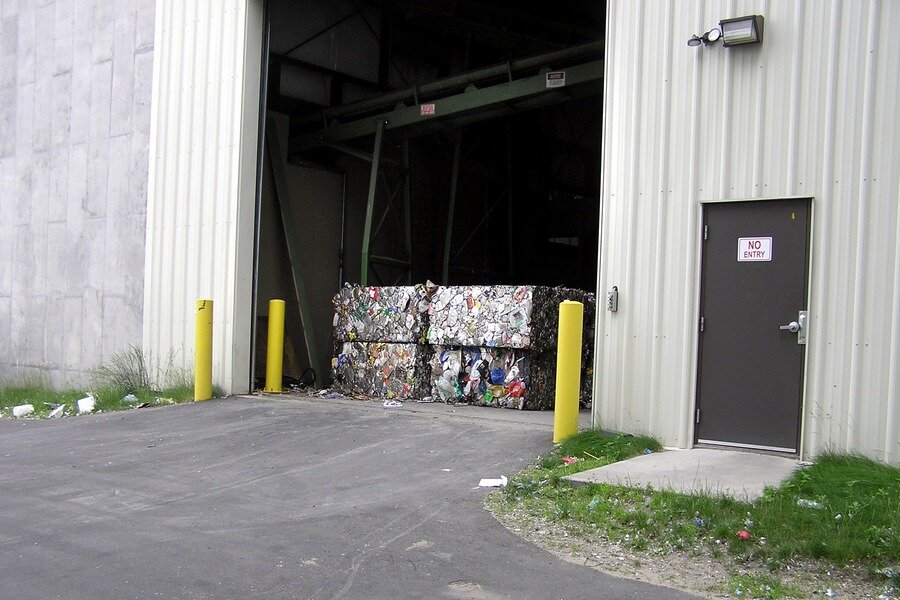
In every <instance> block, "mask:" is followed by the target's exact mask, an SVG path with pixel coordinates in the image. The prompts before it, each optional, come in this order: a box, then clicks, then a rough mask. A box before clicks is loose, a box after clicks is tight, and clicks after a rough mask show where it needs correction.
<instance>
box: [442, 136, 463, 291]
mask: <svg viewBox="0 0 900 600" xmlns="http://www.w3.org/2000/svg"><path fill="white" fill-rule="evenodd" d="M461 156H462V132H461V131H460V132H459V134H458V135H457V137H456V146H454V148H453V170H452V172H451V174H450V198H449V201H448V202H447V234H446V235H445V236H444V271H443V274H444V280H443V281H442V282H441V284H442V285H450V251H451V248H452V244H453V211H454V210H455V209H456V188H457V182H458V181H459V163H460V158H461Z"/></svg>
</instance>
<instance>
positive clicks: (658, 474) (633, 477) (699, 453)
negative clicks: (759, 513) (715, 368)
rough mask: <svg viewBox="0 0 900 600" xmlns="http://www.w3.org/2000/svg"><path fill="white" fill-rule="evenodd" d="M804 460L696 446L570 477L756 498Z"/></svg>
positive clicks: (580, 480)
mask: <svg viewBox="0 0 900 600" xmlns="http://www.w3.org/2000/svg"><path fill="white" fill-rule="evenodd" d="M799 464H800V462H799V461H798V460H796V459H793V458H786V457H782V456H772V455H770V454H755V453H752V452H738V451H733V450H716V449H711V448H694V449H691V450H668V451H665V452H655V453H653V454H645V455H642V456H636V457H634V458H631V459H628V460H624V461H622V462H618V463H613V464H611V465H607V466H605V467H599V468H596V469H591V470H589V471H584V472H582V473H577V474H575V475H571V476H569V477H566V478H565V479H566V480H567V481H570V482H572V483H574V484H588V483H610V484H615V485H624V486H629V487H646V486H652V487H653V488H654V489H658V490H670V491H673V492H680V493H684V494H693V493H704V494H711V495H714V496H729V497H731V498H734V499H735V500H741V501H745V502H752V501H754V500H756V499H757V498H759V497H760V496H762V494H763V491H764V490H765V487H766V486H767V485H772V486H776V485H778V484H780V483H781V482H782V481H784V480H785V479H787V478H788V477H789V476H790V475H791V474H792V473H793V472H794V470H795V469H796V468H797V467H798V466H799Z"/></svg>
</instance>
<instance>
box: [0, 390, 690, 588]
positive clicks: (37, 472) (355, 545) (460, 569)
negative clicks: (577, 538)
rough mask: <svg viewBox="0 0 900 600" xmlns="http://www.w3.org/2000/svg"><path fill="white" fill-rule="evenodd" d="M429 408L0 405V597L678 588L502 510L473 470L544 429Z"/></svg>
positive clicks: (507, 463)
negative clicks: (48, 416)
mask: <svg viewBox="0 0 900 600" xmlns="http://www.w3.org/2000/svg"><path fill="white" fill-rule="evenodd" d="M443 409H444V410H442V411H437V410H435V409H424V410H422V411H416V412H413V411H409V410H398V409H384V408H382V407H381V406H379V405H373V404H365V403H355V404H351V403H350V401H341V402H330V401H326V400H315V401H311V400H298V399H292V398H285V399H278V400H270V399H257V398H230V399H225V400H213V401H210V402H205V403H199V404H189V405H182V406H172V407H167V408H161V409H148V410H140V411H128V412H123V413H111V414H106V415H89V416H86V417H79V418H75V419H65V420H53V421H49V420H47V421H33V422H23V421H11V420H3V421H0V457H2V458H0V460H2V462H0V464H2V471H0V498H2V510H0V573H2V574H3V575H2V577H0V597H3V598H315V599H319V598H372V599H377V598H386V599H387V598H390V599H395V598H475V599H497V598H516V599H520V598H521V599H525V598H536V599H537V598H540V599H545V598H615V599H628V598H641V599H671V598H689V597H690V596H688V595H686V594H682V593H679V592H675V591H673V590H669V589H665V588H659V587H654V586H650V585H644V584H640V583H635V582H632V581H627V580H623V579H618V578H614V577H610V576H606V575H604V574H602V573H599V572H598V571H595V570H593V569H589V568H587V567H582V566H578V565H575V564H571V563H567V562H563V561H560V560H558V559H556V558H555V557H553V556H551V555H550V554H548V553H547V552H545V551H543V550H541V549H539V548H537V547H535V546H533V545H531V544H530V543H528V542H526V541H524V540H522V539H520V538H519V537H517V536H515V535H513V534H511V533H509V532H508V531H507V530H506V529H504V528H503V527H501V526H500V525H499V524H498V523H497V522H496V521H494V519H493V518H492V517H491V516H490V515H489V514H488V513H487V512H485V511H484V510H483V508H482V506H481V503H482V497H483V495H484V493H485V491H484V490H483V489H478V488H476V487H475V486H476V484H477V482H478V480H479V478H481V477H486V476H491V477H493V476H498V475H500V474H509V473H512V472H513V471H515V470H517V469H519V468H520V467H522V466H524V465H525V464H526V463H527V462H528V461H530V460H532V459H533V458H534V456H535V455H536V454H538V453H540V452H546V451H547V450H549V448H550V429H549V428H548V427H547V426H546V425H542V424H534V423H532V424H528V423H524V424H523V423H515V422H493V421H489V420H485V419H479V418H471V415H475V414H476V413H469V412H468V411H469V410H471V409H470V408H465V409H462V408H460V409H458V410H456V412H448V410H447V407H443ZM483 410H489V409H483ZM429 411H431V412H429ZM500 412H503V411H500Z"/></svg>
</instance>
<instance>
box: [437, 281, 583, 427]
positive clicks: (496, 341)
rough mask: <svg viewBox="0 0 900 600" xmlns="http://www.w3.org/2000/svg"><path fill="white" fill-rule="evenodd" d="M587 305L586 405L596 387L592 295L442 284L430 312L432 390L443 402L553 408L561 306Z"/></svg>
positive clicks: (534, 288) (535, 288) (533, 288)
mask: <svg viewBox="0 0 900 600" xmlns="http://www.w3.org/2000/svg"><path fill="white" fill-rule="evenodd" d="M564 300H574V301H577V302H581V303H582V304H583V305H584V330H583V332H582V382H581V398H580V401H581V405H582V406H589V405H590V400H591V395H592V384H593V377H592V374H593V347H594V314H595V307H596V301H595V299H594V295H593V294H590V293H588V292H585V291H583V290H577V289H571V288H559V287H543V286H467V287H445V288H441V289H440V290H438V291H437V293H435V294H434V297H433V298H432V303H431V306H430V307H429V310H428V313H429V328H428V336H427V337H428V341H429V343H431V344H434V345H435V352H434V354H433V355H432V358H431V382H430V383H431V393H432V396H433V397H434V398H435V399H440V400H443V401H445V402H464V403H468V404H479V405H490V406H503V407H507V408H519V409H523V408H524V409H530V410H548V409H552V408H553V403H554V400H555V389H556V342H557V335H558V328H559V304H560V303H561V302H562V301H564Z"/></svg>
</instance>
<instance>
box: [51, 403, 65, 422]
mask: <svg viewBox="0 0 900 600" xmlns="http://www.w3.org/2000/svg"><path fill="white" fill-rule="evenodd" d="M65 410H66V405H65V404H60V405H59V406H57V407H56V408H54V409H53V410H51V411H50V413H49V414H48V415H47V418H48V419H55V418H57V417H61V416H62V414H63V412H65Z"/></svg>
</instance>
